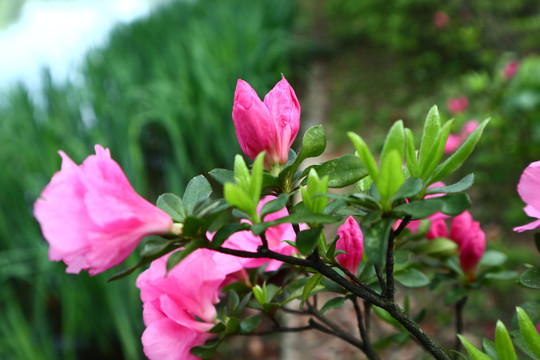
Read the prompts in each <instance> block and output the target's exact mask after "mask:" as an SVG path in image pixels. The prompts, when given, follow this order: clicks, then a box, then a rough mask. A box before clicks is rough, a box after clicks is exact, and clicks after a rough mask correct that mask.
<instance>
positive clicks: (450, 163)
mask: <svg viewBox="0 0 540 360" xmlns="http://www.w3.org/2000/svg"><path fill="white" fill-rule="evenodd" d="M488 122H489V119H487V120H484V121H483V122H482V123H481V124H480V125H478V127H477V128H476V129H475V130H474V131H473V132H472V133H471V135H469V137H468V138H467V140H465V141H464V142H463V144H461V146H460V147H459V148H458V149H457V150H456V151H455V152H454V153H453V154H452V155H451V156H450V157H449V158H448V159H446V160H445V161H444V162H443V163H442V164H440V165H439V166H438V167H437V168H436V169H435V171H434V173H433V175H432V176H431V178H430V180H429V182H428V185H429V184H432V183H434V182H437V181H439V180H442V179H444V178H445V177H447V176H448V175H450V174H451V173H453V172H454V171H456V170H457V169H458V168H459V167H460V166H461V165H462V164H463V163H464V162H465V160H467V158H468V157H469V155H471V153H472V152H473V150H474V148H475V147H476V144H477V143H478V141H479V140H480V137H481V136H482V132H483V131H484V128H485V127H486V125H487V124H488Z"/></svg>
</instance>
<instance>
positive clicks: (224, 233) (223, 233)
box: [212, 223, 250, 248]
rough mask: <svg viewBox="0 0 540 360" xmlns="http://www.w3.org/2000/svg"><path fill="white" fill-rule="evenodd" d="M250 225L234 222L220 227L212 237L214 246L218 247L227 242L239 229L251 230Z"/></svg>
mask: <svg viewBox="0 0 540 360" xmlns="http://www.w3.org/2000/svg"><path fill="white" fill-rule="evenodd" d="M249 228H250V226H249V225H248V224H245V223H240V224H238V223H233V224H226V225H224V226H222V227H221V228H219V230H218V231H217V232H216V234H215V235H214V237H213V238H212V247H213V248H217V247H219V246H221V245H223V243H224V242H225V240H227V239H228V238H229V237H230V236H231V235H232V234H234V233H236V232H238V231H244V230H249Z"/></svg>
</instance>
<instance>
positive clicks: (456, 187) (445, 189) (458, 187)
mask: <svg viewBox="0 0 540 360" xmlns="http://www.w3.org/2000/svg"><path fill="white" fill-rule="evenodd" d="M473 183H474V174H472V173H471V174H469V175H467V176H465V177H464V178H463V179H461V180H459V181H458V182H457V183H455V184H452V185H448V186H439V187H430V188H427V189H426V194H440V193H444V194H452V193H459V192H463V191H465V190H467V189H469V188H470V187H471V186H472V184H473Z"/></svg>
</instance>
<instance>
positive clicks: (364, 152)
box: [347, 132, 379, 182]
mask: <svg viewBox="0 0 540 360" xmlns="http://www.w3.org/2000/svg"><path fill="white" fill-rule="evenodd" d="M347 136H348V137H349V138H350V139H351V141H352V142H353V145H354V147H355V149H356V151H357V152H358V156H359V157H360V159H361V160H362V163H363V164H364V166H365V167H366V169H367V170H368V173H369V175H370V176H371V178H372V179H373V180H374V181H375V182H377V179H378V178H379V169H378V168H377V163H375V159H374V158H373V155H372V154H371V151H370V150H369V147H368V146H367V144H366V142H365V141H364V140H363V139H362V138H361V137H360V136H358V135H356V134H355V133H353V132H348V133H347Z"/></svg>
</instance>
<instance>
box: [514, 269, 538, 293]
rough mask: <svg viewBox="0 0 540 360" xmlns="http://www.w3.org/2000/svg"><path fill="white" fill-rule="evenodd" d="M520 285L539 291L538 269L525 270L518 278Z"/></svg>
mask: <svg viewBox="0 0 540 360" xmlns="http://www.w3.org/2000/svg"><path fill="white" fill-rule="evenodd" d="M518 281H519V283H520V284H521V285H523V286H525V287H528V288H531V289H540V267H534V268H532V269H528V270H525V271H524V272H523V274H521V275H520V276H519V278H518Z"/></svg>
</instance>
